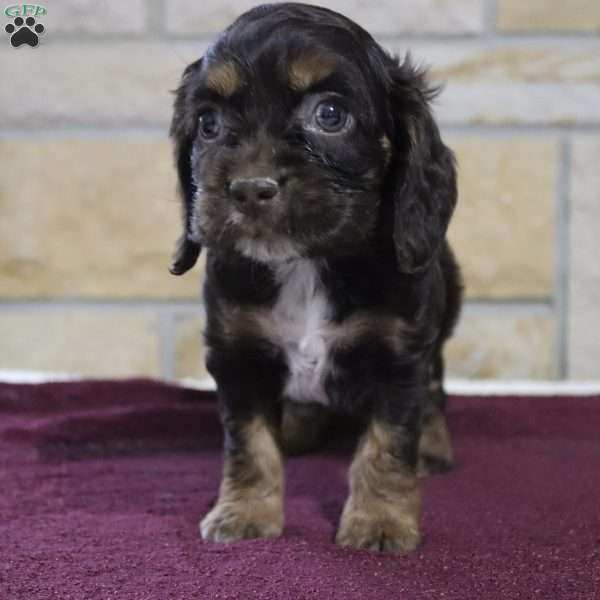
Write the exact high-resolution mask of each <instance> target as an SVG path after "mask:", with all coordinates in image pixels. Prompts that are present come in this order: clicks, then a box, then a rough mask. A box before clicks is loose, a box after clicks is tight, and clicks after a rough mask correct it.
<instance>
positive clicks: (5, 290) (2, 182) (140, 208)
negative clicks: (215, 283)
mask: <svg viewBox="0 0 600 600" xmlns="http://www.w3.org/2000/svg"><path fill="white" fill-rule="evenodd" d="M0 163H1V164H2V173H3V174H2V178H0V280H1V281H2V285H1V290H0V295H1V296H4V297H12V298H16V297H28V298H34V297H35V298H39V297H88V298H89V297H107V298H126V297H132V296H133V297H144V298H176V297H177V298H182V297H189V298H196V297H198V295H199V290H200V282H199V269H198V268H197V269H195V270H193V271H190V272H189V273H188V274H187V275H186V276H184V277H174V276H172V275H170V273H169V272H168V267H169V264H170V260H171V252H172V250H173V247H174V243H175V240H176V238H177V237H178V235H179V233H180V231H181V226H180V217H179V212H180V211H179V201H178V198H177V195H176V191H175V188H176V186H175V175H174V167H173V166H172V159H171V149H170V147H169V144H168V142H167V141H166V140H157V139H152V138H136V139H126V138H124V139H118V140H114V141H99V140H92V139H86V140H83V139H62V140H56V139H54V140H52V139H36V140H35V141H33V140H32V141H29V140H19V141H16V140H12V141H3V142H1V143H0Z"/></svg>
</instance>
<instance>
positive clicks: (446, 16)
mask: <svg viewBox="0 0 600 600" xmlns="http://www.w3.org/2000/svg"><path fill="white" fill-rule="evenodd" d="M256 4H257V3H256V2H254V1H253V0H230V1H229V2H221V1H219V0H204V2H202V3H200V2H198V3H193V2H189V1H188V0H170V1H169V2H168V3H167V29H168V30H169V31H172V32H176V33H215V32H219V31H221V30H222V29H224V28H225V27H227V26H228V25H229V24H230V23H232V22H233V20H234V19H236V18H237V17H238V16H239V15H240V14H242V13H243V12H245V11H247V10H249V9H250V8H253V7H254V6H256ZM318 4H319V5H320V6H323V7H325V8H329V9H331V10H334V11H336V12H340V13H342V14H344V15H345V16H347V17H349V18H350V19H352V20H354V21H356V22H357V23H358V24H359V25H361V26H362V27H364V28H365V29H366V30H367V31H369V32H370V33H373V34H375V33H382V34H389V33H399V32H411V33H418V32H445V33H454V32H471V31H480V30H481V29H482V23H483V18H482V10H481V4H480V2H479V1H478V0H406V1H405V2H397V1H396V0H376V1H371V2H364V1H363V0H347V1H345V2H342V1H341V0H320V1H319V2H318Z"/></svg>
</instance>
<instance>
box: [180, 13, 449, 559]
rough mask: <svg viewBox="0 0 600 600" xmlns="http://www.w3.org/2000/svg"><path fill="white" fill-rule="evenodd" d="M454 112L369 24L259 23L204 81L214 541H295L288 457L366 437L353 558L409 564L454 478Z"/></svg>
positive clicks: (186, 206) (187, 226)
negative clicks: (433, 499) (347, 437)
mask: <svg viewBox="0 0 600 600" xmlns="http://www.w3.org/2000/svg"><path fill="white" fill-rule="evenodd" d="M433 95H434V92H433V91H432V89H431V88H430V87H428V83H427V81H426V78H425V76H424V73H423V72H422V71H420V70H419V69H417V68H415V67H414V66H413V65H412V64H411V62H410V60H409V59H408V58H406V59H405V60H403V61H400V60H398V59H396V58H392V57H391V56H390V55H388V54H387V53H386V52H385V51H384V50H382V48H381V47H380V46H379V45H378V44H377V43H376V42H375V41H374V40H373V38H372V37H371V36H370V35H369V34H368V33H367V32H366V31H365V30H363V29H362V28H360V27H359V26H358V25H356V24H355V23H353V22H352V21H350V20H349V19H347V18H345V17H343V16H342V15H339V14H337V13H335V12H332V11H330V10H326V9H324V8H318V7H315V6H308V5H303V4H293V3H285V4H273V5H265V6H259V7H258V8H255V9H253V10H251V11H249V12H247V13H245V14H244V15H242V16H241V17H240V18H238V19H237V20H236V21H235V22H234V23H233V24H232V25H231V26H230V27H229V28H228V29H227V30H226V31H225V32H224V33H222V34H221V35H220V36H219V37H218V38H217V40H216V41H215V42H214V44H213V45H212V46H211V47H210V49H209V50H208V51H207V53H206V55H205V56H204V57H203V58H201V59H199V60H197V61H196V62H194V63H192V64H190V65H189V66H188V67H187V68H186V69H185V71H184V73H183V77H182V80H181V85H180V86H179V88H178V90H177V91H176V100H175V107H174V115H173V120H172V125H171V136H172V138H173V140H174V145H175V157H176V167H177V172H178V176H179V186H180V191H181V196H182V199H183V217H184V218H183V221H184V228H183V234H182V236H181V238H180V240H179V242H178V244H177V249H176V253H175V258H174V262H173V265H172V267H171V271H172V272H173V273H175V274H178V275H179V274H182V273H184V272H185V271H187V270H188V269H190V268H191V267H192V266H193V265H194V263H195V262H196V260H197V258H198V255H199V253H200V250H201V248H202V247H203V246H204V247H206V249H207V252H208V254H207V268H206V282H205V287H204V297H205V304H206V315H207V325H206V333H205V336H206V345H207V348H208V355H207V368H208V370H209V371H210V373H211V374H212V375H213V376H214V378H215V380H216V382H217V386H218V396H219V405H220V411H221V419H222V423H223V427H224V430H225V462H224V471H223V479H222V482H221V487H220V492H219V497H218V500H217V502H216V504H215V506H214V507H213V508H212V510H211V511H210V512H209V513H208V514H207V515H206V516H205V517H204V518H203V520H202V521H201V523H200V529H201V532H202V537H203V538H204V539H206V540H214V541H218V542H229V541H233V540H239V539H242V538H252V537H271V536H273V537H274V536H278V535H280V534H281V532H282V529H283V521H284V519H283V513H284V511H283V488H284V477H283V467H282V451H286V450H287V451H290V452H299V451H302V450H305V449H308V448H309V447H313V446H314V445H315V444H316V443H317V442H318V441H319V439H320V437H321V434H322V433H323V432H324V430H325V428H326V427H327V424H328V421H329V420H330V419H334V418H335V415H336V414H340V413H344V414H351V415H355V416H357V417H358V418H359V419H360V422H361V423H362V425H363V431H362V435H361V438H360V441H359V443H358V448H357V450H356V454H355V456H354V459H353V462H352V465H351V467H350V493H349V497H348V499H347V501H346V504H345V507H344V510H343V513H342V515H341V519H340V523H339V528H338V531H337V535H336V541H337V543H338V544H341V545H343V546H353V547H357V548H370V549H374V550H384V551H396V552H408V551H410V550H412V549H413V548H415V546H416V545H417V544H418V542H419V525H418V522H419V483H418V475H419V471H423V472H425V471H432V470H443V469H446V468H447V467H449V466H450V465H451V463H452V450H451V446H450V441H449V437H448V432H447V428H446V423H445V417H444V409H445V400H446V397H445V394H444V391H443V388H442V375H443V361H442V346H443V344H444V341H445V340H446V339H447V338H448V337H449V335H450V334H451V331H452V328H453V326H454V323H455V321H456V318H457V314H458V312H459V306H460V300H461V283H460V275H459V269H458V267H457V264H456V262H455V260H454V258H453V255H452V252H451V250H450V248H449V246H448V244H447V242H446V228H447V227H448V222H449V220H450V217H451V215H452V212H453V209H454V206H455V203H456V176H455V166H454V158H453V155H452V152H451V151H450V150H449V149H448V148H447V147H446V146H445V145H444V144H443V142H442V140H441V139H440V133H439V131H438V127H437V126H436V124H435V122H434V120H433V118H432V115H431V110H430V107H429V101H430V100H431V98H432V97H433Z"/></svg>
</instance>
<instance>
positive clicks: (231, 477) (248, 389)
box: [200, 370, 284, 542]
mask: <svg viewBox="0 0 600 600" xmlns="http://www.w3.org/2000/svg"><path fill="white" fill-rule="evenodd" d="M253 373H254V375H255V378H254V381H253V382H250V381H247V380H246V378H240V373H239V372H235V371H231V370H229V372H228V374H227V378H226V379H227V380H224V379H221V378H220V377H219V376H217V383H218V388H219V399H220V403H221V418H222V422H223V426H224V430H225V450H224V452H225V456H224V465H223V476H222V480H221V486H220V489H219V498H218V500H217V503H216V504H215V506H214V507H213V508H212V510H211V511H210V512H209V513H208V514H207V515H206V516H205V517H204V519H202V521H201V523H200V531H201V533H202V537H203V538H204V539H205V540H212V541H215V542H233V541H236V540H241V539H247V538H259V537H277V536H279V535H281V532H282V530H283V487H284V482H283V465H282V458H281V452H280V449H279V446H278V444H277V441H276V439H275V435H274V427H275V422H276V421H277V419H278V415H277V414H276V413H277V402H276V401H277V396H276V392H275V390H274V389H273V387H274V386H273V385H267V386H264V385H261V379H262V382H263V383H264V377H266V378H267V379H269V377H268V376H267V375H262V374H261V373H260V371H253ZM274 383H275V381H273V384H274ZM275 387H276V386H275ZM261 394H262V397H260V396H261Z"/></svg>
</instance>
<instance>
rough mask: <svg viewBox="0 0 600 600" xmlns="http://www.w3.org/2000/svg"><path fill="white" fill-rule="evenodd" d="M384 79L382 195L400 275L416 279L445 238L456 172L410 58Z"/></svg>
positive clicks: (430, 95) (422, 75)
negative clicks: (386, 165)
mask: <svg viewBox="0 0 600 600" xmlns="http://www.w3.org/2000/svg"><path fill="white" fill-rule="evenodd" d="M390 75H391V84H390V86H391V90H390V100H391V102H390V104H391V107H390V108H391V111H392V115H393V121H394V123H393V127H394V134H393V136H394V139H393V141H392V146H393V158H392V161H393V163H392V164H391V165H390V167H391V168H390V171H389V172H390V181H389V183H388V186H387V189H388V190H390V192H389V193H390V194H391V196H392V202H393V205H394V224H393V239H394V245H395V248H396V256H397V260H398V264H399V267H400V269H401V270H402V272H404V273H408V274H418V273H420V272H422V271H424V270H425V269H426V268H427V267H428V266H429V264H430V263H431V261H432V260H433V259H434V257H435V256H436V254H437V252H438V250H439V249H440V247H441V245H442V242H443V240H444V238H445V236H446V229H447V228H448V223H449V221H450V217H451V216H452V212H453V211H454V206H455V204H456V196H457V192H456V168H455V161H454V155H453V153H452V151H451V150H450V149H448V148H447V147H446V146H445V145H444V143H443V142H442V140H441V138H440V132H439V129H438V127H437V125H436V124H435V121H434V119H433V116H432V114H431V110H430V107H429V103H430V101H431V100H432V99H433V98H434V97H435V95H436V94H437V89H434V88H430V87H429V86H428V83H427V80H426V77H425V73H424V71H422V70H420V69H418V68H416V67H415V66H414V65H413V64H411V60H410V56H407V57H406V58H405V59H404V61H402V62H400V61H399V60H397V59H396V60H394V65H393V66H392V67H391V70H390Z"/></svg>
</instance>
